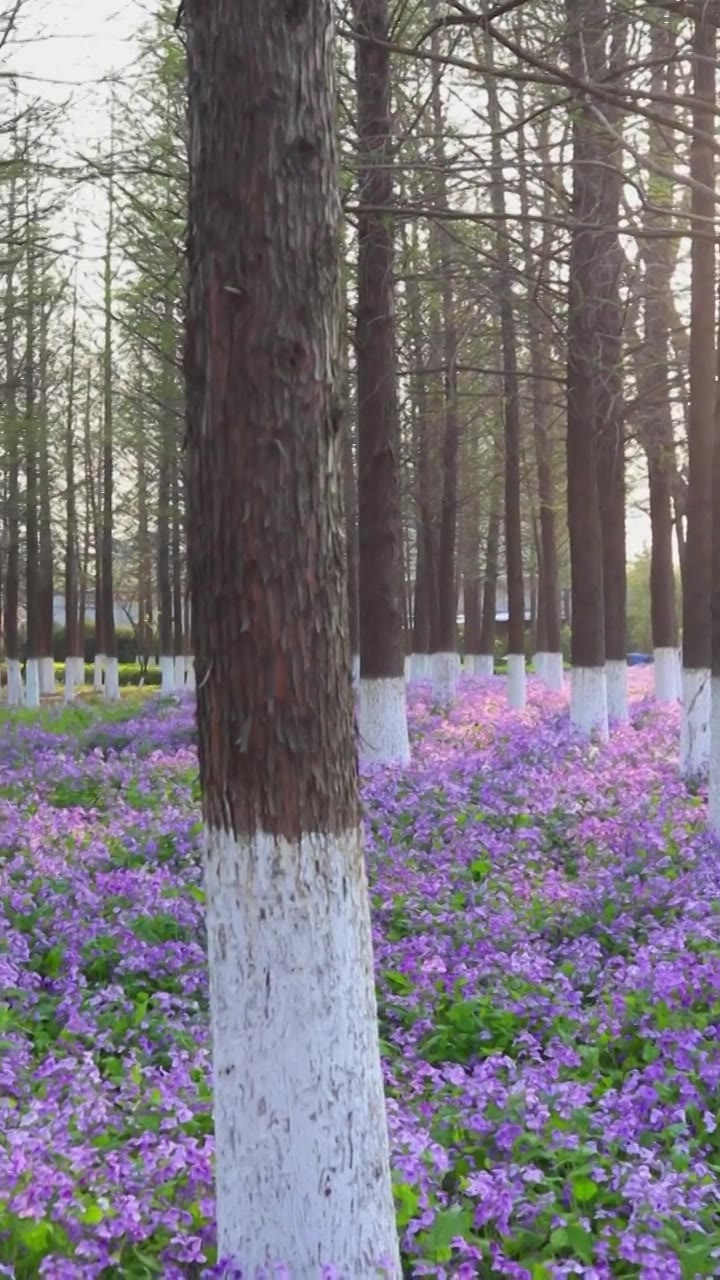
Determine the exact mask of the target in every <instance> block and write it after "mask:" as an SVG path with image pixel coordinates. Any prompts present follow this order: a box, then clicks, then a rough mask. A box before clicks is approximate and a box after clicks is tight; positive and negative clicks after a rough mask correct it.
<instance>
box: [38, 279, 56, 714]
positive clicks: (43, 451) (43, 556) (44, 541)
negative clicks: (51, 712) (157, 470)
mask: <svg viewBox="0 0 720 1280" xmlns="http://www.w3.org/2000/svg"><path fill="white" fill-rule="evenodd" d="M40 280H41V288H40V298H39V307H38V311H39V332H38V338H39V350H38V380H39V404H38V409H39V412H38V423H37V444H38V449H37V458H38V497H39V512H38V514H39V527H38V649H39V659H40V692H41V693H42V694H52V693H54V692H55V665H54V649H55V645H54V639H55V637H54V625H53V622H54V619H53V613H54V597H55V584H54V573H53V546H52V520H51V513H50V457H49V449H48V358H49V357H48V336H47V325H48V298H47V292H46V285H47V273H46V270H45V266H44V264H43V267H42V270H41V277H40Z"/></svg>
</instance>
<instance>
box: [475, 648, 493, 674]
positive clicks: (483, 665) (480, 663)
mask: <svg viewBox="0 0 720 1280" xmlns="http://www.w3.org/2000/svg"><path fill="white" fill-rule="evenodd" d="M473 665H474V668H475V675H476V676H480V678H481V679H483V680H487V679H489V677H490V676H492V675H494V674H495V658H494V657H493V655H492V654H491V653H476V654H475V662H474V664H473Z"/></svg>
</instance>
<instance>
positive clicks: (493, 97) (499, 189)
mask: <svg viewBox="0 0 720 1280" xmlns="http://www.w3.org/2000/svg"><path fill="white" fill-rule="evenodd" d="M485 56H486V58H488V59H489V60H490V65H492V37H491V36H489V35H488V36H487V37H486V41H485ZM485 92H486V94H487V100H488V123H489V126H490V130H491V144H490V146H491V180H490V198H491V204H492V208H493V212H494V214H495V217H496V219H497V222H496V227H497V229H496V235H495V258H496V263H497V276H496V280H497V294H498V306H499V310H500V335H501V345H502V365H503V410H504V421H505V569H506V574H507V592H508V654H509V655H512V656H513V657H523V658H524V655H525V583H524V576H523V560H522V514H521V503H520V438H521V427H520V393H519V386H518V363H517V335H516V331H515V313H514V310H513V290H512V273H511V270H510V252H509V246H508V241H507V235H506V232H505V221H504V220H505V205H506V201H505V180H504V172H503V154H502V142H501V121H500V110H499V104H498V97H497V81H496V80H495V78H494V77H493V76H488V77H487V79H486V82H485ZM511 692H512V690H511ZM524 701H525V698H524V692H522V693H521V697H520V699H519V705H523V704H524Z"/></svg>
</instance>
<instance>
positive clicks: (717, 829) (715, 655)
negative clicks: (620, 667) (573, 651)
mask: <svg viewBox="0 0 720 1280" xmlns="http://www.w3.org/2000/svg"><path fill="white" fill-rule="evenodd" d="M717 332H718V343H717V351H716V359H717V372H718V385H720V310H719V311H718V329H717ZM712 490H713V494H712V584H711V587H712V595H711V655H710V657H711V667H710V670H711V679H710V785H709V788H708V818H709V822H710V827H711V830H712V831H713V832H714V833H715V835H716V836H718V835H720V396H718V398H717V400H716V403H715V438H714V441H713V474H712Z"/></svg>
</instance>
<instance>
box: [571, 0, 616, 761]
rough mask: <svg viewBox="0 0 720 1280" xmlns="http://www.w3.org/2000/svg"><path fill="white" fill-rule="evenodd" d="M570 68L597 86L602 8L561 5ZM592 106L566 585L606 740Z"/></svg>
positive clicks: (580, 687)
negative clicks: (564, 6)
mask: <svg viewBox="0 0 720 1280" xmlns="http://www.w3.org/2000/svg"><path fill="white" fill-rule="evenodd" d="M566 13H567V19H568V43H569V49H570V67H571V70H572V74H573V75H574V76H576V77H578V78H588V77H589V78H590V79H592V80H598V81H599V80H600V79H601V76H602V70H603V66H604V60H605V54H604V40H605V34H606V16H607V15H606V6H605V4H604V2H603V0H566ZM600 128H602V126H601V125H599V123H598V122H597V120H596V119H595V117H594V115H593V104H592V103H591V102H590V101H588V100H586V99H585V98H583V97H580V96H578V97H577V98H576V100H575V104H574V115H573V198H572V213H573V232H572V239H571V247H570V271H569V300H568V335H567V338H568V367H567V398H568V399H567V479H568V527H569V533H570V564H571V578H572V588H571V590H572V665H573V668H574V672H573V700H572V701H571V716H572V719H573V722H574V723H575V725H576V726H577V727H578V728H579V729H581V731H583V732H588V733H589V732H591V731H593V730H594V729H598V730H599V731H600V733H601V735H603V736H604V735H606V734H607V691H606V683H605V611H604V604H603V601H604V587H603V546H602V527H601V522H600V502H599V494H598V482H597V457H596V422H597V403H596V389H597V371H598V367H599V350H598V345H599V344H598V280H597V266H598V262H597V249H598V243H597V240H598V237H597V231H596V229H595V228H596V224H597V219H598V214H599V210H600V205H601V186H602V165H601V155H600V152H599V149H598V142H597V134H598V130H599V129H600Z"/></svg>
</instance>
